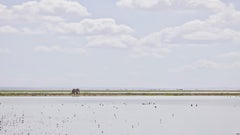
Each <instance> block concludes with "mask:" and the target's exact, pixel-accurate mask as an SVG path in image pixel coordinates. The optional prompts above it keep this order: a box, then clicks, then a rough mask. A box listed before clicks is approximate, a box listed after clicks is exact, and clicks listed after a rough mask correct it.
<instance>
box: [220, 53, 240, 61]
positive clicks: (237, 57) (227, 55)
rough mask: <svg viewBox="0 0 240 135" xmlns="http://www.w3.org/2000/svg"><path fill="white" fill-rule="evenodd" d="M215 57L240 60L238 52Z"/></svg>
mask: <svg viewBox="0 0 240 135" xmlns="http://www.w3.org/2000/svg"><path fill="white" fill-rule="evenodd" d="M217 57H219V58H232V59H239V58H240V51H235V52H228V53H224V54H221V55H218V56H217Z"/></svg>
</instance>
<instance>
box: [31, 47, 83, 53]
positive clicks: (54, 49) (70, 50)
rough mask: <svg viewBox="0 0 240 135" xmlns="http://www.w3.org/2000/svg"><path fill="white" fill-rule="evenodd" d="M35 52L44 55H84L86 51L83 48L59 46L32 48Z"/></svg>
mask: <svg viewBox="0 0 240 135" xmlns="http://www.w3.org/2000/svg"><path fill="white" fill-rule="evenodd" d="M34 50H35V51H36V52H45V53H52V52H56V53H67V54H85V53H86V50H85V49H83V48H70V47H60V46H37V47H35V48H34Z"/></svg>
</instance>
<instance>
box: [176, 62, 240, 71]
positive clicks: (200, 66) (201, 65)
mask: <svg viewBox="0 0 240 135" xmlns="http://www.w3.org/2000/svg"><path fill="white" fill-rule="evenodd" d="M234 68H240V62H227V63H223V62H216V61H212V60H198V61H196V62H194V63H192V64H189V65H185V66H182V67H180V68H175V69H173V70H172V71H195V70H214V69H234Z"/></svg>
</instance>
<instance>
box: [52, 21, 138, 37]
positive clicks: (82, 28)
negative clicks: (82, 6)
mask: <svg viewBox="0 0 240 135" xmlns="http://www.w3.org/2000/svg"><path fill="white" fill-rule="evenodd" d="M48 29H49V30H53V31H54V32H57V33H62V34H95V35H96V34H122V33H132V32H133V29H132V28H130V27H129V26H126V25H122V24H117V23H116V22H115V20H114V19H111V18H100V19H83V20H82V21H80V22H72V23H71V22H62V23H59V24H57V25H49V26H48Z"/></svg>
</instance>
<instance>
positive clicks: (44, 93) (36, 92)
mask: <svg viewBox="0 0 240 135" xmlns="http://www.w3.org/2000/svg"><path fill="white" fill-rule="evenodd" d="M0 96H240V90H81V91H80V93H79V94H77V95H73V94H72V93H71V90H0Z"/></svg>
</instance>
